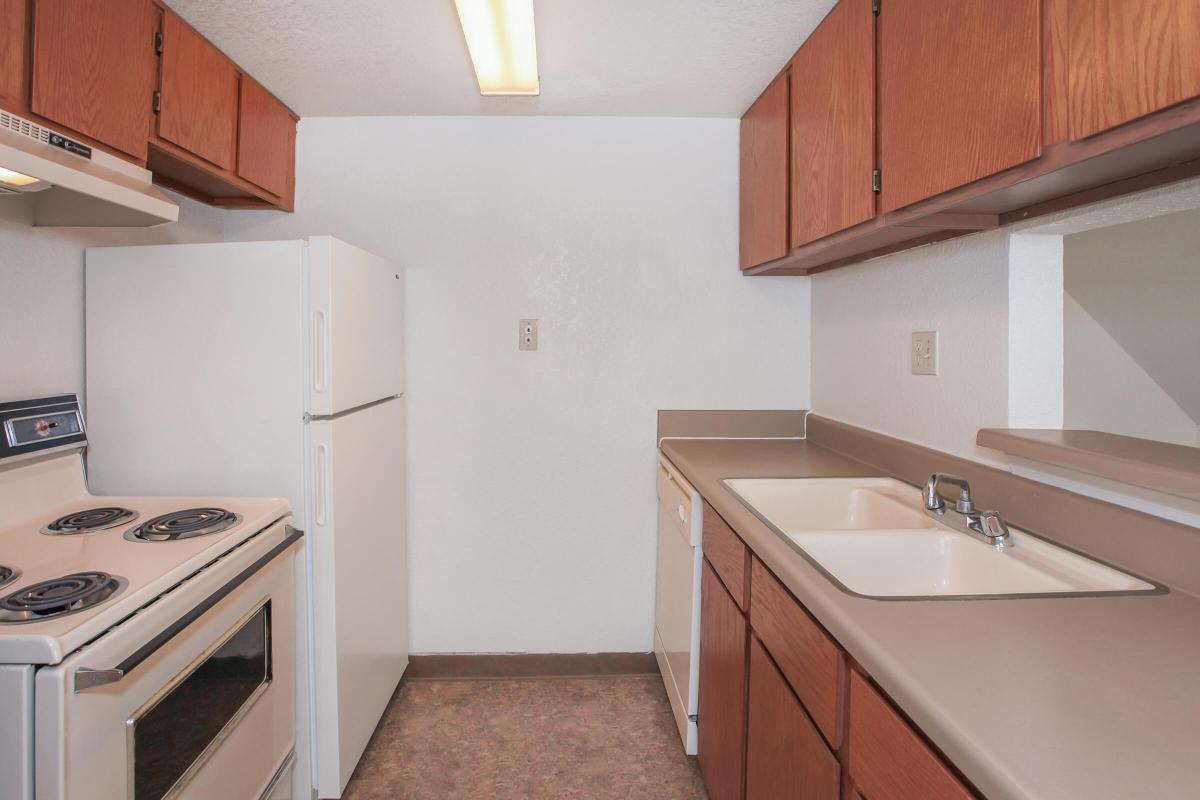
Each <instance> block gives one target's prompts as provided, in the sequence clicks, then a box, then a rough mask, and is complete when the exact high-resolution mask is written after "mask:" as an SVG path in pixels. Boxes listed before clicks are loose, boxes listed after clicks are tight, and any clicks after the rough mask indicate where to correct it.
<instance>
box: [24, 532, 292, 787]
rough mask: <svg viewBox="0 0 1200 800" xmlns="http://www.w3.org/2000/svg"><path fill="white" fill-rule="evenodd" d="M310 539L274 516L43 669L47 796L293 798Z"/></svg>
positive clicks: (40, 725)
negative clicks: (301, 545)
mask: <svg viewBox="0 0 1200 800" xmlns="http://www.w3.org/2000/svg"><path fill="white" fill-rule="evenodd" d="M299 536H300V534H299V532H298V531H294V530H293V529H292V528H291V527H290V526H289V525H286V524H285V522H280V523H278V524H276V525H274V526H272V527H271V528H269V529H267V530H266V531H263V532H262V533H260V534H259V535H257V536H255V537H254V538H252V539H250V540H248V541H247V542H246V543H244V544H242V545H241V546H239V547H238V548H236V549H235V550H233V551H232V552H230V553H229V554H227V555H226V556H224V557H223V558H221V559H220V560H218V561H216V562H214V563H213V564H211V565H209V566H208V567H207V568H205V569H204V570H202V571H201V572H199V573H198V574H196V575H194V576H193V577H191V578H189V579H188V580H186V581H184V582H183V583H181V584H180V585H178V586H177V587H175V588H174V589H172V590H171V591H170V592H168V593H167V594H165V595H163V596H162V597H161V598H159V599H158V600H157V601H155V602H154V603H151V604H150V605H148V606H146V607H145V608H143V609H142V610H141V611H139V612H137V613H136V614H134V615H133V616H131V617H129V618H127V619H126V620H125V621H123V622H122V623H121V624H119V625H117V626H116V627H114V628H112V629H111V630H109V631H108V632H107V633H105V634H104V635H103V636H102V637H100V638H99V639H97V640H96V641H94V642H92V643H91V644H89V645H87V646H86V647H83V648H82V649H80V650H78V651H76V652H75V653H73V654H71V656H70V657H68V658H67V659H66V660H65V661H63V662H62V663H61V664H59V665H57V666H54V667H46V668H43V669H41V670H39V671H38V674H37V677H36V683H35V689H34V702H35V707H36V712H35V713H36V726H35V730H36V734H35V737H36V742H35V747H34V759H35V772H36V796H37V798H38V800H84V799H85V798H88V799H89V800H94V799H95V798H105V800H166V799H167V798H204V799H205V800H212V799H213V798H230V799H231V800H234V799H236V800H242V798H245V800H258V798H264V797H270V798H272V800H275V799H276V798H283V797H287V796H288V793H287V790H286V789H287V784H288V783H289V782H290V781H289V780H288V777H287V771H288V768H289V767H290V763H291V758H292V754H293V748H294V746H295V733H294V725H295V719H294V718H295V711H294V695H295V632H294V620H295V607H294V604H295V579H294V566H295V550H296V546H295V545H296V542H297V541H298V539H299ZM147 546H156V545H147ZM162 546H169V545H162Z"/></svg>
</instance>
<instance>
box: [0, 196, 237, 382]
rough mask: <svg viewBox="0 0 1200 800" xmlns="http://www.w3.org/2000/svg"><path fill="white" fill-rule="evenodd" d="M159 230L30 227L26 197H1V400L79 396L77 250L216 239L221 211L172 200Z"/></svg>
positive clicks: (79, 275) (80, 303)
mask: <svg viewBox="0 0 1200 800" xmlns="http://www.w3.org/2000/svg"><path fill="white" fill-rule="evenodd" d="M171 196H172V199H174V200H175V201H176V202H178V203H179V204H180V205H181V209H180V215H179V219H180V221H179V222H177V223H174V224H172V225H167V226H164V227H160V228H148V229H142V230H132V229H127V228H122V229H112V230H105V229H100V228H34V227H32V219H33V215H32V210H33V209H32V205H31V204H30V203H29V202H28V201H29V200H30V198H20V197H5V198H0V401H4V400H22V399H27V398H31V397H44V396H46V395H51V394H59V393H65V392H78V393H79V394H80V395H82V394H83V251H84V248H86V247H91V246H93V245H97V246H99V245H112V244H156V243H164V242H193V241H216V240H219V239H220V238H221V235H222V219H223V216H224V214H223V212H221V211H219V210H217V209H214V208H210V207H209V206H205V205H201V204H199V203H195V202H192V201H191V200H188V199H186V198H183V197H180V196H178V195H171Z"/></svg>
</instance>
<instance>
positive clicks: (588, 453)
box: [226, 117, 809, 652]
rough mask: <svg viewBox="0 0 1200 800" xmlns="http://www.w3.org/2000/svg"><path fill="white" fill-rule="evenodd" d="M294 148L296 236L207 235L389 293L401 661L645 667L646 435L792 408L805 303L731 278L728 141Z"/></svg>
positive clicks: (483, 133) (292, 227)
mask: <svg viewBox="0 0 1200 800" xmlns="http://www.w3.org/2000/svg"><path fill="white" fill-rule="evenodd" d="M298 148H299V152H298V185H297V202H296V205H297V213H296V214H295V215H294V216H287V215H283V214H278V213H271V212H239V213H236V214H229V215H228V217H227V221H226V234H227V236H228V237H229V238H233V239H261V238H278V237H292V236H301V235H307V234H315V233H330V234H333V235H334V236H338V237H342V238H345V239H347V240H348V241H351V242H354V243H356V244H358V245H360V246H362V247H366V248H369V249H371V250H374V251H376V252H378V253H380V254H382V255H384V256H387V257H389V258H392V259H394V260H395V261H397V262H398V263H400V264H402V265H403V266H404V267H405V268H406V270H407V282H408V285H407V292H408V298H407V303H408V305H407V315H408V334H409V336H408V391H409V429H410V450H409V460H410V477H409V492H410V494H409V496H410V498H411V509H410V517H409V520H410V540H411V566H412V605H413V612H412V613H413V616H412V645H413V650H414V652H471V651H485V652H498V651H531V652H538V651H541V652H572V651H647V650H649V649H650V646H651V631H652V624H653V603H654V592H653V576H654V551H655V548H654V531H655V523H656V514H655V497H654V489H653V464H654V459H655V442H654V432H655V411H656V410H657V409H659V408H681V407H691V408H798V407H806V406H807V405H808V402H809V392H808V372H809V370H808V362H807V357H808V352H809V343H808V304H809V298H808V289H809V284H808V281H807V280H805V279H799V280H797V279H794V278H774V279H753V280H750V279H743V278H741V277H740V276H739V275H738V274H737V271H736V269H735V268H734V266H733V265H735V264H736V261H737V121H736V120H696V119H692V120H673V119H621V118H552V117H551V118H547V117H540V118H539V117H526V118H488V119H483V118H471V117H457V118H431V117H405V118H357V119H353V118H352V119H311V118H310V119H306V120H304V121H303V122H302V123H301V131H300V136H299V143H298ZM521 317H536V318H539V319H540V320H541V326H540V334H541V347H540V350H539V351H538V352H535V353H522V352H518V350H517V320H518V319H519V318H521Z"/></svg>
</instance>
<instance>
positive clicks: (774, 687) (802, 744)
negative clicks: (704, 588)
mask: <svg viewBox="0 0 1200 800" xmlns="http://www.w3.org/2000/svg"><path fill="white" fill-rule="evenodd" d="M747 719H748V722H747V730H746V800H838V791H839V787H840V786H841V774H842V769H841V765H840V764H838V761H837V759H836V758H834V756H833V753H832V752H830V750H829V748H828V747H826V746H825V742H824V741H823V740H822V739H821V736H820V734H818V733H817V729H816V728H814V727H813V724H812V722H810V721H809V719H808V716H807V715H806V714H805V713H804V707H803V706H801V705H800V701H799V700H797V699H796V697H795V696H794V695H793V694H792V692H791V690H790V689H789V688H788V685H787V682H786V681H785V680H784V679H783V676H782V675H781V674H779V670H778V669H776V668H775V665H774V664H772V663H771V658H770V657H769V656H768V655H767V651H766V650H764V649H763V647H762V645H761V644H759V642H758V640H757V639H755V638H754V637H751V638H750V701H749V713H748V716H747Z"/></svg>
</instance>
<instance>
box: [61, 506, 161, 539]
mask: <svg viewBox="0 0 1200 800" xmlns="http://www.w3.org/2000/svg"><path fill="white" fill-rule="evenodd" d="M137 518H138V514H137V512H136V511H131V510H129V509H128V508H116V507H112V506H110V507H107V508H89V509H87V510H86V511H76V512H75V513H74V514H67V515H66V516H65V517H59V518H58V519H56V520H54V522H51V523H50V524H49V525H47V526H46V527H44V528H42V533H44V534H46V535H48V536H71V535H74V534H77V533H96V532H98V531H103V530H107V529H108V528H115V527H116V526H118V525H124V524H125V523H127V522H133V521H134V520H135V519H137Z"/></svg>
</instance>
